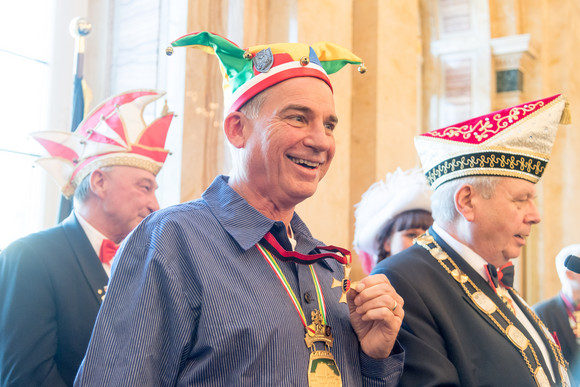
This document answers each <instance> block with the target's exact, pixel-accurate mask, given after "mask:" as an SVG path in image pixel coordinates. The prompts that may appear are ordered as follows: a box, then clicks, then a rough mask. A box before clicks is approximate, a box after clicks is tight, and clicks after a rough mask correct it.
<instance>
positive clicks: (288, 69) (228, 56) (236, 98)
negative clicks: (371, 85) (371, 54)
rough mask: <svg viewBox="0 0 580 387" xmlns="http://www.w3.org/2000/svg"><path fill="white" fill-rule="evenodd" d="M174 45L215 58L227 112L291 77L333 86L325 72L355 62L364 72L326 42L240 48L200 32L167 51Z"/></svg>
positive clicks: (346, 54) (356, 59)
mask: <svg viewBox="0 0 580 387" xmlns="http://www.w3.org/2000/svg"><path fill="white" fill-rule="evenodd" d="M173 47H194V48H197V49H200V50H202V51H205V52H207V53H209V54H213V55H216V56H217V57H218V60H219V62H220V68H221V71H222V75H223V77H224V81H223V88H224V110H225V112H226V115H227V114H229V113H231V112H234V111H237V110H239V109H240V108H241V107H242V106H243V105H244V104H245V103H246V102H247V101H248V100H250V99H251V98H252V97H254V96H255V95H257V94H259V93H260V92H262V91H264V90H265V89H267V88H268V87H270V86H273V85H275V84H277V83H280V82H282V81H285V80H287V79H290V78H295V77H316V78H319V79H322V80H323V81H324V82H326V83H327V84H328V86H329V87H330V88H331V89H332V85H331V84H330V80H329V79H328V74H332V73H335V72H337V71H338V70H340V69H341V68H342V67H344V66H345V65H347V64H358V65H360V66H359V71H360V72H361V73H364V72H365V71H366V69H365V67H364V65H363V64H362V60H361V59H360V58H359V57H358V56H356V55H355V54H353V53H352V52H350V51H349V50H347V49H346V48H344V47H341V46H339V45H337V44H333V43H329V42H318V43H315V44H313V45H308V44H303V43H276V44H267V45H260V46H253V47H249V48H246V49H242V48H241V47H239V46H238V45H237V44H235V43H233V42H231V41H230V40H228V39H226V38H224V37H222V36H220V35H217V34H214V33H211V32H207V31H202V32H194V33H191V34H188V35H185V36H182V37H181V38H179V39H177V40H175V41H174V42H172V43H171V46H170V47H168V48H167V50H166V52H167V54H168V55H171V54H172V53H173Z"/></svg>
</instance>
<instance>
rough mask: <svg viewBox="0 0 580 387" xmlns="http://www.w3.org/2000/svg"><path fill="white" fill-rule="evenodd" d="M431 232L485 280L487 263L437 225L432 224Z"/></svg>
mask: <svg viewBox="0 0 580 387" xmlns="http://www.w3.org/2000/svg"><path fill="white" fill-rule="evenodd" d="M432 227H433V230H434V231H435V232H436V233H437V235H439V236H440V237H441V239H443V240H444V241H445V243H447V244H448V245H449V246H450V247H451V248H452V249H453V250H455V252H456V253H457V254H459V255H460V256H461V258H463V259H464V260H465V261H466V262H467V263H468V264H469V266H471V267H472V268H473V270H475V271H476V272H477V273H479V275H480V276H482V277H483V278H484V279H485V280H487V275H486V273H485V267H486V266H487V261H486V260H485V259H483V257H481V256H480V255H479V254H477V253H476V252H475V251H473V250H471V249H470V248H469V247H467V246H466V245H464V244H463V243H461V242H459V241H458V240H457V239H455V238H453V237H452V236H451V234H449V233H448V232H447V231H445V230H444V229H443V228H441V226H439V225H438V224H437V223H433V226H432Z"/></svg>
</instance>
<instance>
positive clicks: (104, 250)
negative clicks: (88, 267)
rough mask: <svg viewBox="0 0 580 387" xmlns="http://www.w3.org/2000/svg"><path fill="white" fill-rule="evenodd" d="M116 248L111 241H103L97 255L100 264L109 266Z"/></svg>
mask: <svg viewBox="0 0 580 387" xmlns="http://www.w3.org/2000/svg"><path fill="white" fill-rule="evenodd" d="M118 248H119V246H117V245H116V244H115V242H113V241H112V240H110V239H103V243H101V251H100V253H99V259H100V260H101V262H103V263H106V264H110V262H111V260H112V259H113V257H114V256H115V253H116V252H117V249H118Z"/></svg>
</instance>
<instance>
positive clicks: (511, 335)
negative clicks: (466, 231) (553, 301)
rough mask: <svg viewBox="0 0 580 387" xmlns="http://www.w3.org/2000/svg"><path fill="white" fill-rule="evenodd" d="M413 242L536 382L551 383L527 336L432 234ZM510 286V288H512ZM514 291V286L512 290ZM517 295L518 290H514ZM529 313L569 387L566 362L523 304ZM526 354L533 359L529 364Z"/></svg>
mask: <svg viewBox="0 0 580 387" xmlns="http://www.w3.org/2000/svg"><path fill="white" fill-rule="evenodd" d="M416 243H417V244H418V245H419V246H421V247H423V248H425V249H426V250H427V251H429V253H431V255H432V256H433V257H434V258H435V259H436V260H437V261H438V262H439V263H440V264H441V266H442V267H443V269H445V271H447V273H449V275H451V277H452V278H453V279H454V280H455V281H457V282H458V283H459V284H460V285H461V287H462V288H463V291H464V292H465V293H466V294H467V295H468V296H469V298H470V299H471V301H472V302H473V303H474V304H475V305H476V306H477V307H478V308H479V309H480V310H481V311H483V312H484V313H485V314H486V315H487V316H488V317H489V319H490V320H491V321H492V322H493V323H494V324H495V325H496V326H497V327H498V328H499V330H500V331H501V332H502V333H503V334H504V335H505V336H506V337H507V338H508V339H509V340H510V342H511V343H512V344H513V345H514V346H515V347H516V348H517V349H518V351H519V352H520V354H521V356H522V358H523V359H524V361H525V362H526V364H527V366H528V369H529V371H530V372H531V374H532V376H533V377H534V380H535V381H536V384H537V385H538V386H540V387H544V386H550V385H551V383H550V381H549V379H548V376H547V375H546V372H545V371H544V370H543V368H542V366H541V364H540V362H539V360H538V356H537V354H536V351H535V349H534V347H533V346H532V345H531V343H530V341H529V339H528V338H527V337H526V336H525V335H524V334H523V333H522V332H521V331H520V330H519V329H518V328H517V327H516V326H515V325H514V324H513V323H512V322H511V320H510V319H509V318H508V317H507V316H506V315H505V314H504V313H503V312H502V311H501V310H500V308H498V306H497V305H496V304H495V303H494V301H493V300H492V299H491V298H489V297H488V296H487V295H485V294H484V293H483V292H482V291H481V289H479V288H478V287H477V285H476V284H475V283H474V282H473V281H472V280H471V279H470V278H469V277H468V276H467V275H466V274H465V273H463V272H462V271H461V270H460V269H459V267H458V266H457V264H456V263H455V262H454V261H453V260H452V259H451V257H450V256H449V255H448V254H447V253H446V252H445V251H444V250H443V249H442V248H441V246H439V244H438V243H437V242H436V241H435V239H434V238H433V236H432V235H430V234H429V233H428V232H427V233H425V234H423V235H422V236H420V237H419V238H417V240H416ZM512 290H513V289H512ZM514 292H515V290H514ZM515 294H516V295H517V296H518V297H519V294H518V293H517V292H515ZM526 308H527V311H528V313H529V315H530V316H532V317H533V318H534V320H535V321H536V323H537V324H538V325H539V326H540V327H541V329H542V334H544V335H545V336H546V338H547V341H548V342H549V343H550V349H551V350H552V353H553V354H554V357H555V358H556V360H557V362H558V372H559V373H560V380H561V381H562V386H563V387H570V381H569V378H568V371H567V362H566V361H565V360H564V357H563V356H562V352H561V351H560V348H559V347H558V346H557V345H556V343H554V342H553V340H552V339H551V338H550V337H548V335H547V334H546V332H547V329H546V327H545V326H544V324H543V323H542V321H541V320H540V319H539V318H538V317H537V316H536V314H535V313H534V312H533V311H532V310H531V309H530V308H529V307H527V305H526ZM530 358H531V359H532V360H533V361H534V365H532V363H531V361H530Z"/></svg>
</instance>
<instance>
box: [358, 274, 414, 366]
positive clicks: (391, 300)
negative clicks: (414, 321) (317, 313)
mask: <svg viewBox="0 0 580 387" xmlns="http://www.w3.org/2000/svg"><path fill="white" fill-rule="evenodd" d="M347 302H348V309H349V311H350V323H351V324H352V327H353V329H354V331H355V332H356V334H357V336H358V340H359V342H360V346H361V349H362V350H363V352H364V353H366V354H367V355H368V356H370V357H372V358H374V359H385V358H387V357H388V356H389V354H390V353H391V350H392V349H393V346H394V345H395V340H396V339H397V335H398V334H399V329H400V328H401V323H402V322H403V317H404V316H405V312H404V311H403V298H402V297H401V296H399V295H398V294H397V292H396V291H395V289H394V288H393V286H392V285H391V283H390V282H389V280H388V279H387V277H386V276H385V275H384V274H376V275H371V276H368V277H365V278H363V279H362V280H361V281H359V282H358V284H356V285H355V286H354V287H352V288H351V290H350V291H349V292H348V293H347Z"/></svg>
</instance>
